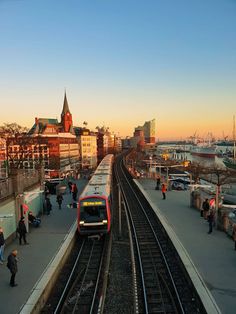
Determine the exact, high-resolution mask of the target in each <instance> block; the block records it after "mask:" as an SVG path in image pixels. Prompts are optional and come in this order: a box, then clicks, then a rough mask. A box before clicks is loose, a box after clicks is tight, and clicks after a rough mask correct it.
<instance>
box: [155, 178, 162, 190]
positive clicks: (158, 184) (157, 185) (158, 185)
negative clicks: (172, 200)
mask: <svg viewBox="0 0 236 314" xmlns="http://www.w3.org/2000/svg"><path fill="white" fill-rule="evenodd" d="M160 183H161V178H160V176H158V177H157V182H156V190H159V189H160Z"/></svg>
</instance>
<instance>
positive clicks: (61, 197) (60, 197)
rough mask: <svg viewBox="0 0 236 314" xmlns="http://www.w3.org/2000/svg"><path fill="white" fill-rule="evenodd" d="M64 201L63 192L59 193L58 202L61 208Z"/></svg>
mask: <svg viewBox="0 0 236 314" xmlns="http://www.w3.org/2000/svg"><path fill="white" fill-rule="evenodd" d="M62 201H63V196H62V195H61V194H58V195H57V203H58V206H59V209H61V204H62Z"/></svg>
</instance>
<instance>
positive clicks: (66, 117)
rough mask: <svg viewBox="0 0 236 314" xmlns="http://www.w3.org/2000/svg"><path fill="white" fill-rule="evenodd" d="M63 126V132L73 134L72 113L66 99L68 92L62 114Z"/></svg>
mask: <svg viewBox="0 0 236 314" xmlns="http://www.w3.org/2000/svg"><path fill="white" fill-rule="evenodd" d="M61 125H62V129H63V132H71V133H72V129H73V122H72V114H71V113H70V110H69V106H68V102H67V98H66V92H65V96H64V104H63V109H62V113H61Z"/></svg>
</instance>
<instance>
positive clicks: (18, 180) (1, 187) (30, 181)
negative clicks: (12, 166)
mask: <svg viewBox="0 0 236 314" xmlns="http://www.w3.org/2000/svg"><path fill="white" fill-rule="evenodd" d="M40 180H41V177H40V173H39V171H37V170H33V171H32V170H31V171H24V172H18V173H17V174H16V175H14V176H12V177H10V178H7V179H4V180H1V181H0V200H1V199H4V198H6V197H8V196H11V195H13V194H14V193H16V194H18V193H22V192H23V191H25V190H26V189H27V188H29V187H31V186H33V185H35V184H37V183H40Z"/></svg>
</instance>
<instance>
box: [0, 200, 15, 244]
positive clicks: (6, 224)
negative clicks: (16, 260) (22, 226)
mask: <svg viewBox="0 0 236 314" xmlns="http://www.w3.org/2000/svg"><path fill="white" fill-rule="evenodd" d="M4 215H9V216H10V217H9V218H0V226H1V227H2V228H3V231H4V237H5V239H7V238H9V237H10V236H13V234H14V233H15V231H16V224H17V222H16V202H15V198H10V199H8V200H6V201H4V202H1V205H0V217H3V216H4Z"/></svg>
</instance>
